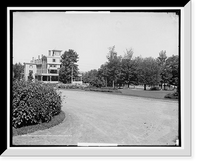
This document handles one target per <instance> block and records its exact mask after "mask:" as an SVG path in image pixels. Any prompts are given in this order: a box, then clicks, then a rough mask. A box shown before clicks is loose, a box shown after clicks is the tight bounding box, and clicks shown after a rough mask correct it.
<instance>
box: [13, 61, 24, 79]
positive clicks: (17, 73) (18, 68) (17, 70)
mask: <svg viewBox="0 0 200 165" xmlns="http://www.w3.org/2000/svg"><path fill="white" fill-rule="evenodd" d="M22 73H24V66H23V65H22V64H21V63H16V64H14V65H13V74H14V75H13V76H14V77H13V78H14V79H17V80H20V79H21V78H22V75H21V74H22Z"/></svg>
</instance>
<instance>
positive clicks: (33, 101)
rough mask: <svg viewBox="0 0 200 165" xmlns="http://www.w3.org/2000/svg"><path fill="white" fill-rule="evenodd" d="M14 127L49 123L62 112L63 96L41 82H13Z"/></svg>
mask: <svg viewBox="0 0 200 165" xmlns="http://www.w3.org/2000/svg"><path fill="white" fill-rule="evenodd" d="M12 102H13V108H12V126H13V127H14V128H19V127H22V126H27V125H33V124H38V123H42V122H49V121H50V120H51V118H52V117H53V116H55V115H57V114H59V113H60V112H61V96H60V95H59V94H58V93H57V92H56V90H55V89H54V88H53V87H51V86H49V85H45V84H42V83H40V82H26V81H14V82H13V97H12Z"/></svg>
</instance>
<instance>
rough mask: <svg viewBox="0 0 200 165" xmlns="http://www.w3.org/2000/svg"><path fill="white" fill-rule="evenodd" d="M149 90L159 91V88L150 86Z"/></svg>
mask: <svg viewBox="0 0 200 165" xmlns="http://www.w3.org/2000/svg"><path fill="white" fill-rule="evenodd" d="M149 90H150V91H159V90H160V88H159V87H151V88H150V89H149Z"/></svg>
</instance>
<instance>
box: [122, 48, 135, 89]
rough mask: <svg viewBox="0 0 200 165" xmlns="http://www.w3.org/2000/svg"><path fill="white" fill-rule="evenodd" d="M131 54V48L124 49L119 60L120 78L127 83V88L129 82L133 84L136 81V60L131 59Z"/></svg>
mask: <svg viewBox="0 0 200 165" xmlns="http://www.w3.org/2000/svg"><path fill="white" fill-rule="evenodd" d="M132 56H133V51H132V49H130V50H126V53H125V55H124V57H123V59H122V61H121V75H120V79H121V80H122V82H124V83H125V84H127V85H128V88H129V85H130V84H131V83H132V84H135V82H136V81H137V72H136V69H137V68H136V61H135V60H133V59H132Z"/></svg>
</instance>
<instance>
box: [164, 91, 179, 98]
mask: <svg viewBox="0 0 200 165" xmlns="http://www.w3.org/2000/svg"><path fill="white" fill-rule="evenodd" d="M165 98H168V99H178V98H179V93H178V92H174V93H168V94H167V95H165Z"/></svg>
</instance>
